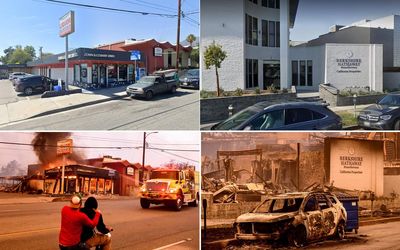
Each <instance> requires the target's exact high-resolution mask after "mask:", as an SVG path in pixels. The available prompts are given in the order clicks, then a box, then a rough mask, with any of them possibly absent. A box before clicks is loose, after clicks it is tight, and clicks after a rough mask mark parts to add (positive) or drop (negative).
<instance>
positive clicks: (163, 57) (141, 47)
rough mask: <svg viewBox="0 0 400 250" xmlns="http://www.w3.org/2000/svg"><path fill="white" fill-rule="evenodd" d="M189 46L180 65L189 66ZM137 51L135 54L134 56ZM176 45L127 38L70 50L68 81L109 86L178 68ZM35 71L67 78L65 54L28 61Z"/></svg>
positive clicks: (182, 48) (182, 53)
mask: <svg viewBox="0 0 400 250" xmlns="http://www.w3.org/2000/svg"><path fill="white" fill-rule="evenodd" d="M191 50H192V48H191V47H190V46H181V47H180V57H179V60H180V63H179V64H180V67H182V68H186V67H189V66H190V51H191ZM133 54H135V57H133V56H132V55H133ZM175 58H176V52H175V45H172V44H170V43H169V42H158V41H156V40H154V39H148V40H125V41H122V42H116V43H112V44H106V45H100V46H98V47H97V48H94V49H93V48H78V49H74V50H70V51H69V52H68V66H69V73H68V74H69V76H68V79H69V84H71V83H74V82H79V83H90V84H97V85H99V86H100V87H110V86H112V85H113V83H115V82H118V83H130V82H133V81H135V79H136V80H137V79H139V78H140V77H142V76H143V75H146V74H151V73H153V72H154V71H156V70H160V69H169V68H175V62H176V59H175ZM27 65H28V67H30V68H31V69H32V70H31V71H32V73H33V74H36V75H43V76H47V77H50V78H52V79H61V80H64V81H65V54H64V53H60V54H57V55H53V56H49V57H46V58H43V59H39V60H35V61H33V62H28V64H27Z"/></svg>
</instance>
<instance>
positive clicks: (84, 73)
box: [81, 63, 88, 83]
mask: <svg viewBox="0 0 400 250" xmlns="http://www.w3.org/2000/svg"><path fill="white" fill-rule="evenodd" d="M87 80H88V79H87V64H86V63H83V64H81V82H83V83H87Z"/></svg>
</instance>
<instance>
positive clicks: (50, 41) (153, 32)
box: [0, 0, 199, 55]
mask: <svg viewBox="0 0 400 250" xmlns="http://www.w3.org/2000/svg"><path fill="white" fill-rule="evenodd" d="M63 1H66V2H74V3H81V4H89V5H97V6H104V7H109V8H121V9H128V10H134V11H143V12H156V13H164V14H173V15H176V14H177V12H178V10H177V2H178V1H177V0H96V1H92V0H63ZM70 10H74V11H75V21H76V26H75V29H76V32H75V33H74V34H72V35H70V37H69V44H70V48H78V47H94V46H95V45H98V44H101V43H103V44H104V43H110V42H115V41H121V40H125V39H127V38H136V39H147V38H155V39H157V40H161V41H165V40H167V41H170V42H172V43H176V29H177V18H166V17H157V16H151V15H137V14H125V13H118V12H113V11H104V10H93V9H88V8H84V7H74V6H67V5H62V4H54V3H49V2H46V1H44V0H1V1H0V11H1V15H0V23H1V24H2V28H1V29H0V55H3V54H4V53H3V50H4V49H6V48H8V47H9V46H15V45H17V44H19V45H22V46H25V45H33V46H34V47H35V49H36V51H38V49H39V47H40V46H42V47H43V52H52V53H61V52H63V51H64V50H65V42H64V40H65V39H64V38H60V37H59V36H58V21H59V18H60V17H62V16H63V15H64V14H65V13H67V12H68V11H70ZM182 11H183V12H184V13H191V12H197V11H199V0H182ZM198 15H199V14H193V15H188V17H189V18H190V19H193V20H196V21H197V22H198V21H199V18H198ZM193 20H189V19H188V18H183V20H182V22H181V39H180V40H181V41H183V40H185V38H186V37H187V35H188V34H195V35H196V36H198V34H199V26H198V25H196V24H195V23H194V22H193Z"/></svg>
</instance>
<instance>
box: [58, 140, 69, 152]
mask: <svg viewBox="0 0 400 250" xmlns="http://www.w3.org/2000/svg"><path fill="white" fill-rule="evenodd" d="M68 154H72V139H66V140H62V141H58V142H57V155H68Z"/></svg>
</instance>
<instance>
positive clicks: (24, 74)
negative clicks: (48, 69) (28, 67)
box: [8, 72, 31, 81]
mask: <svg viewBox="0 0 400 250" xmlns="http://www.w3.org/2000/svg"><path fill="white" fill-rule="evenodd" d="M30 75H31V74H28V73H25V72H14V73H11V74H9V75H8V80H11V81H12V80H14V79H16V78H19V77H24V76H30Z"/></svg>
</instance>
